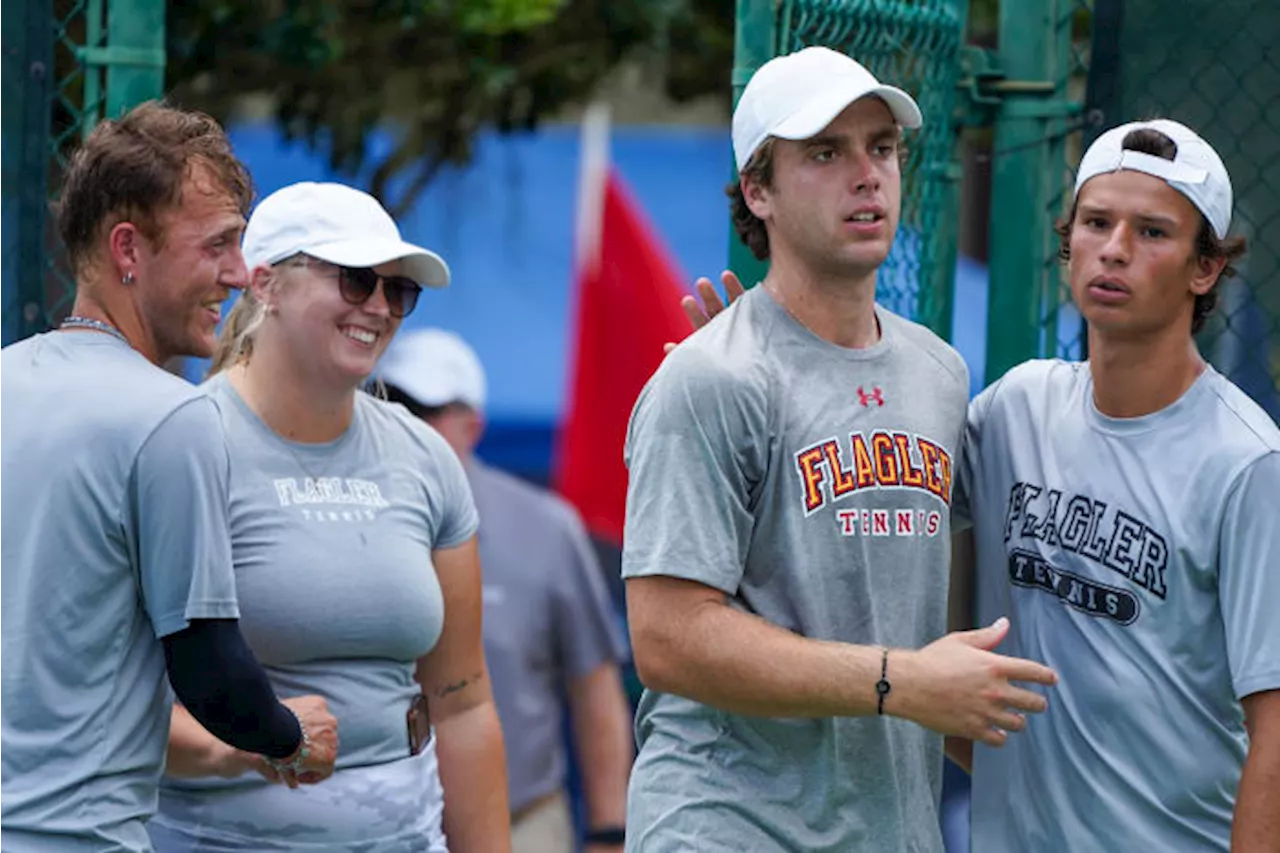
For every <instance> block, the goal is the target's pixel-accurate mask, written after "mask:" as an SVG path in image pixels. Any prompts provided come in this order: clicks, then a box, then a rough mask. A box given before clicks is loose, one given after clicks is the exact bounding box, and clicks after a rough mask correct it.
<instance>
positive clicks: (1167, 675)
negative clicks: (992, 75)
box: [955, 120, 1280, 853]
mask: <svg viewBox="0 0 1280 853" xmlns="http://www.w3.org/2000/svg"><path fill="white" fill-rule="evenodd" d="M1231 205H1232V194H1231V182H1230V179H1229V177H1228V175H1227V171H1226V168H1225V167H1224V166H1223V163H1222V160H1221V159H1220V158H1219V157H1218V155H1217V153H1216V152H1215V151H1214V150H1213V148H1212V147H1210V146H1209V144H1208V143H1207V142H1205V140H1203V139H1201V138H1200V137H1199V136H1198V135H1197V134H1195V133H1194V132H1193V131H1191V130H1190V129H1189V128H1187V127H1185V126H1183V125H1181V124H1178V123H1177V122H1173V121H1168V120H1156V121H1147V122H1136V123H1132V124H1126V125H1122V126H1120V127H1117V128H1114V129H1112V130H1110V131H1108V132H1106V133H1104V134H1103V135H1102V136H1100V137H1099V138H1098V140H1097V141H1096V142H1095V143H1094V144H1093V145H1092V146H1091V147H1090V148H1089V150H1088V151H1087V152H1086V153H1085V156H1084V158H1083V160H1082V161H1081V164H1080V170H1079V173H1078V175H1077V178H1076V189H1075V199H1074V204H1073V207H1072V210H1071V214H1070V216H1069V217H1068V218H1067V219H1066V220H1064V221H1063V222H1062V223H1061V224H1060V225H1059V228H1058V231H1059V235H1060V237H1061V238H1062V256H1063V257H1064V258H1065V259H1067V263H1068V277H1069V280H1070V285H1071V293H1072V296H1073V298H1074V300H1075V302H1076V305H1077V306H1078V307H1079V309H1080V311H1081V313H1082V314H1083V315H1084V318H1085V320H1086V321H1087V323H1088V343H1089V361H1088V362H1084V363H1069V362H1063V361H1058V360H1042V361H1032V362H1028V363H1026V364H1023V365H1020V366H1019V367H1016V368H1014V369H1013V370H1011V371H1009V373H1007V374H1006V375H1005V376H1004V377H1003V378H1002V379H1001V380H999V381H998V382H996V383H995V384H993V385H992V386H991V387H989V388H988V389H987V390H986V391H984V392H983V393H982V394H981V395H979V396H978V398H977V399H975V400H974V402H973V403H972V405H971V407H970V410H969V423H968V430H967V437H966V441H965V450H964V455H963V462H962V464H961V465H960V473H959V476H958V478H957V490H956V505H955V511H956V518H957V527H959V526H962V525H964V524H965V519H966V518H970V517H971V518H972V519H973V536H974V540H975V544H976V549H977V550H976V556H977V562H976V566H977V568H976V572H977V574H976V578H975V590H974V591H975V593H976V595H975V598H976V602H975V603H976V608H975V609H974V610H973V611H971V612H974V613H975V614H976V616H977V618H978V620H979V622H982V621H986V620H988V619H992V618H995V617H997V616H1006V617H1008V618H1010V619H1011V620H1012V624H1013V627H1012V629H1011V630H1010V632H1009V636H1008V638H1007V640H1006V645H1007V648H1008V650H1009V652H1010V653H1011V654H1026V655H1028V656H1030V657H1034V658H1036V659H1037V660H1041V661H1043V662H1044V663H1046V664H1048V665H1049V666H1051V667H1052V668H1053V669H1055V670H1056V671H1057V672H1058V673H1060V674H1061V677H1062V684H1061V686H1060V687H1059V688H1058V690H1057V692H1056V695H1055V700H1056V701H1055V702H1054V703H1053V704H1052V705H1051V706H1050V707H1049V709H1048V712H1047V713H1046V714H1044V715H1043V716H1042V717H1040V718H1037V719H1035V720H1033V721H1031V723H1029V725H1028V727H1027V730H1026V732H1025V733H1024V734H1023V735H1022V737H1020V738H1018V739H1016V740H1014V741H1010V743H1009V745H1008V747H1006V748H1005V749H1004V750H991V749H986V748H984V747H982V746H978V747H977V749H976V751H975V754H974V755H973V815H972V833H973V845H972V846H973V849H974V850H975V851H982V852H983V853H1015V851H1017V852H1018V853H1020V852H1021V851H1026V850H1068V849H1070V850H1217V851H1224V853H1225V851H1227V850H1231V851H1234V853H1245V851H1262V850H1267V851H1274V850H1276V849H1277V848H1276V843H1277V839H1278V838H1280V619H1277V618H1276V614H1277V612H1278V611H1277V607H1278V606H1280V524H1277V523H1276V522H1277V520H1280V429H1277V427H1276V424H1275V423H1274V422H1273V421H1272V420H1271V419H1270V418H1269V417H1268V416H1267V415H1266V413H1265V412H1263V410H1262V409H1261V408H1260V407H1259V406H1257V405H1256V404H1255V403H1254V402H1253V401H1251V400H1250V399H1249V398H1248V397H1247V396H1246V395H1245V394H1244V393H1243V392H1241V391H1240V390H1239V389H1238V388H1236V387H1235V386H1234V385H1233V384H1231V382H1229V381H1228V380H1227V379H1226V378H1224V377H1223V376H1222V375H1221V374H1219V373H1218V372H1217V371H1215V370H1214V369H1213V368H1212V367H1211V366H1209V365H1208V364H1206V363H1205V361H1204V359H1203V358H1201V356H1200V353H1199V351H1198V350H1197V349H1196V345H1195V341H1194V339H1193V337H1192V335H1193V334H1194V333H1195V332H1197V331H1199V329H1200V327H1201V326H1202V325H1203V324H1204V321H1205V317H1206V316H1207V315H1208V313H1209V312H1210V311H1211V310H1212V309H1213V306H1214V302H1215V301H1216V298H1217V285H1218V282H1219V280H1220V279H1221V278H1222V277H1224V276H1229V275H1231V274H1233V272H1234V270H1233V266H1232V265H1233V264H1234V263H1235V262H1236V261H1238V260H1239V258H1240V257H1241V256H1242V255H1243V254H1244V240H1243V239H1242V238H1240V237H1232V236H1230V235H1229V234H1228V228H1229V226H1230V223H1231ZM960 591H961V590H959V589H958V590H957V592H960Z"/></svg>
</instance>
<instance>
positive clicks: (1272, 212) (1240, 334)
mask: <svg viewBox="0 0 1280 853" xmlns="http://www.w3.org/2000/svg"><path fill="white" fill-rule="evenodd" d="M1168 10H1169V6H1168V4H1167V3H1161V2H1157V0H1125V6H1124V28H1123V29H1122V30H1121V36H1120V45H1119V47H1120V52H1119V56H1120V68H1121V73H1120V90H1119V99H1118V100H1119V102H1120V103H1119V105H1118V106H1119V110H1120V112H1119V114H1120V115H1122V116H1124V117H1126V118H1149V117H1152V116H1165V117H1168V118H1172V119H1176V120H1178V121H1181V122H1184V123H1185V124H1187V125H1189V126H1190V127H1192V128H1194V129H1195V130H1196V131H1197V132H1199V133H1200V134H1201V135H1202V136H1204V138H1205V139H1207V140H1208V141H1209V143H1210V144H1211V145H1213V147H1214V148H1215V149H1217V151H1218V153H1219V154H1221V155H1222V159H1223V161H1224V162H1225V163H1226V166H1227V171H1228V172H1229V173H1230V175H1231V183H1232V186H1233V188H1234V190H1235V218H1234V219H1233V221H1232V228H1231V230H1232V233H1234V234H1239V235H1243V236H1244V237H1246V238H1247V239H1248V243H1249V250H1248V254H1247V255H1246V256H1245V258H1244V260H1243V262H1242V263H1241V264H1239V265H1238V266H1239V270H1240V275H1239V276H1238V277H1236V278H1235V279H1228V280H1225V281H1223V282H1222V283H1221V284H1220V285H1219V290H1220V292H1219V301H1218V310H1217V312H1216V313H1215V314H1214V316H1213V317H1212V318H1211V319H1210V321H1209V323H1208V324H1207V325H1206V327H1205V330H1204V331H1203V332H1202V333H1201V335H1200V336H1199V343H1200V348H1201V351H1202V352H1203V353H1204V354H1205V356H1206V357H1207V358H1208V359H1209V360H1210V361H1212V362H1213V364H1214V365H1215V366H1216V367H1217V368H1218V369H1219V370H1220V371H1222V373H1224V374H1225V375H1227V376H1228V377H1230V378H1231V380H1232V381H1234V382H1235V383H1236V384H1237V385H1239V386H1240V387H1241V388H1242V389H1243V390H1244V391H1245V392H1246V393H1248V394H1249V396H1251V397H1253V399H1254V400H1256V401H1257V402H1258V403H1259V404H1260V405H1262V406H1263V408H1265V409H1267V411H1268V412H1269V413H1270V414H1271V416H1272V417H1274V418H1277V419H1280V119H1278V118H1277V115H1280V52H1277V50H1276V45H1277V43H1280V5H1278V4H1276V2H1275V0H1183V2H1182V3H1180V4H1179V6H1178V11H1177V14H1169V12H1168Z"/></svg>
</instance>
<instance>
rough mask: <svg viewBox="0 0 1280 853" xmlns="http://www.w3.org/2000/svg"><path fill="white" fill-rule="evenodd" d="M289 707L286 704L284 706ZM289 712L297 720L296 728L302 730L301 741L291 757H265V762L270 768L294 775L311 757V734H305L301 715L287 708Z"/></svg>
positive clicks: (304, 725)
mask: <svg viewBox="0 0 1280 853" xmlns="http://www.w3.org/2000/svg"><path fill="white" fill-rule="evenodd" d="M285 707H286V708H289V706H288V705H286V706H285ZM289 713H290V714H293V716H294V719H296V720H297V721H298V729H299V730H300V731H301V732H302V742H301V743H299V744H298V748H297V750H295V751H294V754H293V758H292V759H290V760H288V761H284V760H281V759H278V758H269V757H268V758H267V763H268V764H270V765H271V769H273V770H275V771H276V772H277V773H284V772H289V773H292V774H294V775H295V776H296V775H297V774H299V773H301V772H302V768H303V766H304V765H305V764H306V761H307V759H308V758H309V757H311V735H309V734H307V726H306V724H305V723H303V722H302V717H300V716H298V712H297V711H295V710H293V709H292V708H289Z"/></svg>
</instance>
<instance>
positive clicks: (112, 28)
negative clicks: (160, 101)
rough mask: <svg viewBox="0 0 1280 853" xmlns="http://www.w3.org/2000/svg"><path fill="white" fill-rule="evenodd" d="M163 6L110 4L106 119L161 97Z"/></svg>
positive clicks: (152, 1)
mask: <svg viewBox="0 0 1280 853" xmlns="http://www.w3.org/2000/svg"><path fill="white" fill-rule="evenodd" d="M164 6H165V4H164V0H110V2H109V6H108V12H107V51H108V56H107V61H108V62H109V63H110V64H109V65H108V66H107V110H106V114H107V115H108V116H113V117H114V116H119V115H121V114H122V113H124V112H127V111H128V110H129V109H131V108H133V107H135V106H137V105H138V104H140V103H142V102H143V101H146V100H150V99H151V98H158V97H160V96H161V95H162V94H163V93H164V64H165V57H164Z"/></svg>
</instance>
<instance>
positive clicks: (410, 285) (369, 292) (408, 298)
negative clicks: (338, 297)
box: [338, 267, 422, 319]
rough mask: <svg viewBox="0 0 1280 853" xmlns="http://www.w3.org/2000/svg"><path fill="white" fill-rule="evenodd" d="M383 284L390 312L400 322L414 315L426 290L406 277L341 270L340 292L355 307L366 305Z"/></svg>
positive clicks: (369, 270)
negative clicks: (420, 297) (423, 291)
mask: <svg viewBox="0 0 1280 853" xmlns="http://www.w3.org/2000/svg"><path fill="white" fill-rule="evenodd" d="M379 280H381V281H382V295H383V296H385V297H386V299H387V309H388V310H389V311H390V312H391V316H392V317H395V318H397V319H399V318H401V317H405V316H407V315H408V314H410V313H412V311H413V309H414V308H416V307H417V305H418V295H419V294H421V293H422V287H421V286H420V285H419V284H418V283H417V282H416V281H414V280H413V279H411V278H407V277H405V276H402V275H378V274H377V273H376V272H374V271H373V270H371V269H369V268H368V267H338V291H339V292H340V293H341V294H342V298H343V299H345V300H347V302H348V303H350V304H351V305H363V304H364V303H366V302H368V301H369V297H370V296H373V292H374V291H375V290H377V289H378V281H379Z"/></svg>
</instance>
